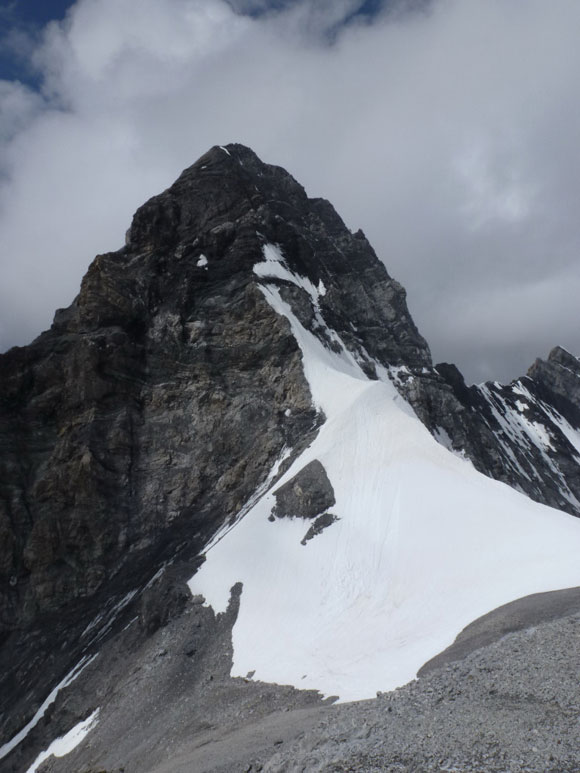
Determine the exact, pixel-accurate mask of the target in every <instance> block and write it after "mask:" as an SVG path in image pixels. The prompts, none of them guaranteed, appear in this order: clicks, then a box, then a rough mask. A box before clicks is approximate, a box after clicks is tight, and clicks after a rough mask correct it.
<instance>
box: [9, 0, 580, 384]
mask: <svg viewBox="0 0 580 773" xmlns="http://www.w3.org/2000/svg"><path fill="white" fill-rule="evenodd" d="M67 6H70V7H69V8H68V11H66V9H67ZM65 11H66V15H65ZM49 12H50V16H51V17H52V18H53V19H54V20H53V21H50V22H47V13H49ZM63 15H64V19H63ZM0 25H2V26H1V27H0V29H2V33H1V36H0V65H3V68H4V80H2V81H0V111H1V118H0V349H2V350H4V349H6V348H8V347H9V346H11V345H14V344H24V343H27V342H28V341H30V340H31V339H32V338H33V337H34V336H35V335H37V334H38V333H39V332H40V331H41V330H42V329H45V328H46V327H48V326H49V325H50V323H51V321H52V315H53V312H54V310H55V309H56V308H57V307H60V306H65V305H68V304H69V303H70V302H71V301H72V299H73V298H74V296H75V295H76V293H77V292H78V288H79V284H80V280H81V277H82V275H83V274H84V272H85V271H86V269H87V267H88V265H89V262H90V261H91V259H92V258H93V257H94V256H95V254H97V253H99V252H105V251H108V250H114V249H117V248H118V247H120V246H121V245H122V244H123V241H124V233H125V231H126V229H127V228H128V226H129V224H130V221H131V216H132V214H133V212H134V211H135V209H136V208H137V207H138V206H139V205H140V204H141V203H142V202H144V201H145V200H146V199H147V198H149V197H150V196H152V195H154V194H156V193H158V192H160V191H161V190H163V189H164V188H166V187H167V186H168V185H170V184H171V183H172V182H173V180H174V179H175V178H176V177H177V175H178V174H179V173H180V172H181V170H182V169H183V168H184V167H186V166H189V165H190V164H191V163H193V162H194V161H195V160H196V158H198V157H199V156H200V155H201V154H202V153H204V152H205V151H206V150H207V149H208V148H209V147H210V146H212V145H214V144H218V143H219V144H223V143H227V142H242V143H244V144H247V145H249V146H251V147H252V148H253V149H254V150H255V151H256V152H257V153H258V155H259V156H260V157H261V158H262V159H263V160H265V161H267V162H271V163H276V164H280V165H281V166H284V167H285V168H286V169H288V170H289V171H290V172H291V173H292V174H293V175H294V176H295V177H296V178H297V179H298V180H299V181H300V182H301V183H302V184H303V185H304V186H305V187H306V190H307V192H308V193H309V195H311V196H324V197H325V198H328V199H330V200H331V201H332V203H333V204H334V205H335V207H336V208H337V210H338V212H339V213H340V214H341V215H342V217H343V219H344V220H345V221H346V223H347V225H348V226H349V227H350V228H351V229H353V230H356V229H358V228H359V227H362V229H363V230H364V231H365V233H366V235H367V236H368V238H369V239H370V241H371V243H372V244H373V246H374V247H375V249H376V251H377V253H378V254H379V256H380V257H381V258H382V259H383V260H384V262H385V264H386V266H387V269H388V270H389V272H390V273H391V275H392V276H394V277H395V278H397V279H398V280H399V281H400V282H401V283H402V284H403V285H404V286H405V287H406V288H407V291H408V302H409V307H410V309H411V313H412V314H413V316H414V318H415V321H416V322H417V324H418V326H419V328H420V330H421V331H422V333H423V334H424V335H425V337H426V338H427V339H428V341H429V343H430V345H431V348H432V351H433V356H434V359H435V361H441V360H446V361H451V362H455V363H457V364H458V365H459V367H460V369H461V370H462V371H463V372H464V373H465V375H466V377H467V379H468V380H470V381H481V380H483V379H499V380H506V379H510V378H513V377H515V376H517V375H520V374H523V373H525V371H526V369H527V367H528V366H529V365H530V364H531V363H532V362H533V360H534V359H535V358H536V357H537V356H543V357H545V356H546V355H547V353H548V351H549V349H550V348H551V347H552V346H554V345H555V344H561V345H563V346H565V347H566V348H568V349H570V350H571V351H572V352H574V353H575V354H580V327H579V325H578V321H579V312H578V309H579V306H580V304H579V298H580V260H579V247H580V217H579V211H580V46H579V45H578V40H579V34H580V2H578V0H550V1H549V2H548V1H547V0H526V1H525V2H521V0H432V2H430V3H429V4H428V5H426V3H425V2H418V0H414V2H413V3H410V2H407V3H405V2H403V0H397V2H394V0H390V2H388V3H387V2H383V3H381V2H380V0H372V1H371V0H366V2H364V3H363V2H362V0H294V1H293V0H286V2H284V1H283V0H278V1H277V2H276V3H272V2H268V0H263V1H262V0H236V2H233V0H232V2H231V3H227V2H225V1H222V0H78V2H76V3H75V4H73V5H70V3H67V2H64V1H63V0H53V1H52V2H42V5H41V0H36V2H35V1H34V0H15V2H13V3H9V4H8V5H5V6H4V7H3V8H2V9H0Z"/></svg>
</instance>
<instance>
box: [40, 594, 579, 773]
mask: <svg viewBox="0 0 580 773" xmlns="http://www.w3.org/2000/svg"><path fill="white" fill-rule="evenodd" d="M188 619H189V616H188V615H187V614H186V615H185V616H183V617H181V618H180V624H179V627H181V628H183V630H186V629H187V628H188V622H187V621H188ZM225 622H226V621H225V620H224V623H225ZM177 631H178V627H175V628H173V630H172V626H171V625H170V626H169V627H168V628H166V629H163V630H162V631H159V632H158V634H159V637H162V638H163V640H164V642H165V645H164V647H166V650H165V654H162V655H160V653H161V652H163V651H164V650H163V649H160V648H159V647H160V642H161V638H159V640H156V637H153V639H152V640H151V648H152V649H151V658H152V661H151V662H152V663H154V662H156V663H159V662H160V661H163V662H164V663H167V664H169V663H170V662H171V659H172V656H173V657H177V648H178V647H181V646H182V644H183V642H181V641H180V639H179V637H178V636H177V635H176V632H177ZM579 631H580V591H579V590H578V589H573V590H569V591H562V592H559V593H548V594H539V595H537V596H531V597H528V598H527V599H523V600H521V601H518V602H515V603H514V604H509V605H506V606H505V607H502V608H500V609H499V610H497V611H496V612H493V613H491V614H490V615H488V616H486V617H484V618H481V619H480V620H479V621H476V623H474V624H473V625H471V626H469V627H468V628H467V629H465V631H464V632H463V634H462V635H461V636H460V637H458V641H457V642H456V644H455V645H453V647H451V648H449V650H447V651H446V652H445V653H443V654H442V655H441V656H439V657H438V658H436V659H435V660H434V661H433V662H432V663H430V664H428V665H427V667H426V668H425V669H424V671H423V675H422V676H421V677H420V678H419V679H417V680H416V681H414V682H412V683H411V684H408V685H406V686H405V687H402V688H400V689H398V690H396V691H394V692H391V693H385V694H379V696H378V697H377V698H376V699H373V700H368V701H361V702H357V703H350V704H334V705H329V704H328V703H321V702H320V701H319V700H318V699H317V697H316V696H315V695H314V694H312V693H301V692H299V691H295V690H292V689H290V688H276V687H275V686H272V685H263V684H260V683H257V682H253V681H252V680H251V679H248V680H239V679H229V678H228V677H227V676H226V675H224V674H223V672H221V667H220V666H219V665H218V663H217V662H216V661H215V660H214V661H213V673H214V678H213V679H210V677H209V676H207V672H206V674H205V676H204V677H203V684H201V685H199V686H198V687H197V688H196V690H195V693H196V696H197V701H198V703H197V708H196V710H195V712H194V713H190V719H189V720H187V721H185V716H186V715H187V714H188V711H187V704H186V703H179V704H176V703H175V702H172V700H171V698H170V697H169V694H170V693H171V692H172V690H174V688H172V687H171V684H170V682H169V683H168V684H166V685H165V687H161V685H163V673H162V672H163V670H164V668H167V666H166V665H163V666H157V665H156V666H155V667H154V672H155V678H154V679H153V680H152V679H151V678H150V677H149V678H147V679H145V680H144V681H142V682H138V681H137V679H136V677H135V676H134V677H132V680H131V683H132V684H133V689H134V690H135V692H133V693H131V694H130V695H127V692H126V689H125V688H124V689H123V691H122V692H123V695H124V696H125V700H121V698H120V699H119V710H120V711H123V712H126V711H129V710H130V706H131V705H136V703H139V702H140V697H139V696H140V694H141V693H142V692H144V691H146V690H148V689H150V688H154V689H153V692H155V690H157V691H159V690H160V689H162V692H158V693H157V695H156V697H155V698H154V699H153V700H154V705H155V709H154V705H153V704H151V705H150V706H149V709H148V717H147V726H146V727H144V728H143V734H142V735H143V741H142V744H141V746H140V748H136V747H135V746H133V747H132V748H131V749H129V748H123V744H122V741H121V740H120V739H118V738H116V737H115V731H114V728H115V722H116V721H117V722H118V719H119V717H118V716H117V719H116V720H115V719H114V718H113V721H109V723H107V722H106V721H104V722H103V724H102V725H101V726H100V728H99V729H98V730H95V731H93V732H94V733H95V735H94V736H93V734H92V733H91V734H90V735H89V737H87V739H86V741H85V742H84V743H83V744H82V745H81V747H79V748H78V750H76V751H75V752H73V753H72V754H71V755H68V756H67V757H63V758H61V759H59V760H56V759H52V760H49V761H47V763H45V767H43V768H41V770H42V771H43V772H44V771H46V772H48V771H53V772H56V771H58V772H59V773H65V772H66V773H113V771H114V773H119V771H124V773H133V771H135V772H136V771H140V772H141V773H146V772H147V773H239V772H242V771H244V772H246V773H248V772H250V773H255V771H263V772H264V773H266V772H267V773H282V772H284V773H298V771H300V772H301V773H302V772H304V773H310V771H325V773H330V772H331V771H332V772H334V773H346V772H347V771H351V772H353V771H357V772H358V771H364V772H365V773H373V772H374V771H392V773H395V772H396V773H419V772H420V771H449V772H451V771H453V772H454V773H472V772H473V773H475V772H476V771H477V772H478V773H483V772H484V771H485V772H488V771H489V773H500V772H501V773H504V772H505V773H508V772H509V773H516V772H517V773H520V771H527V772H530V773H532V772H533V773H547V772H549V773H567V772H569V773H571V772H572V771H575V772H576V771H580V741H579V739H580V688H579V685H578V667H579V664H580V638H579ZM172 650H173V652H172ZM227 654H228V653H227V652H226V651H224V652H223V653H222V656H220V658H219V659H221V660H223V663H224V665H225V663H226V661H227ZM454 658H459V660H454ZM220 673H221V674H222V675H220ZM164 696H165V697H164ZM164 701H167V708H166V706H165V703H164ZM200 706H201V708H200ZM166 711H170V712H172V718H171V722H169V723H168V720H167V713H166ZM194 715H195V717H196V719H195V722H193V721H192V719H193V717H194ZM204 720H205V722H204ZM136 721H143V717H140V716H138V715H136ZM157 726H158V727H157ZM162 727H165V728H174V730H175V733H174V735H173V737H171V738H170V737H168V736H164V735H163V733H162V732H158V731H159V730H160V728H162ZM91 736H92V737H91ZM152 739H156V740H155V742H154V743H153V742H152ZM97 760H99V762H100V764H97ZM93 761H94V764H93ZM103 763H105V764H103Z"/></svg>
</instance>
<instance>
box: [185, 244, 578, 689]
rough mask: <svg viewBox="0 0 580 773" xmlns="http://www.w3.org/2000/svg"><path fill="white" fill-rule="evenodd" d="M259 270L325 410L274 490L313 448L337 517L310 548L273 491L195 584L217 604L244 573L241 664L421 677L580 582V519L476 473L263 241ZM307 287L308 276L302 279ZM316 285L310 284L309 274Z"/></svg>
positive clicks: (345, 684) (310, 684) (265, 675)
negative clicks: (507, 613)
mask: <svg viewBox="0 0 580 773" xmlns="http://www.w3.org/2000/svg"><path fill="white" fill-rule="evenodd" d="M264 254H265V257H266V261H265V263H267V265H264V264H258V267H257V269H258V270H257V271H256V273H257V274H258V276H260V277H261V279H262V281H263V282H264V283H265V284H264V286H263V288H262V289H263V292H264V295H265V297H266V299H267V300H268V302H269V303H270V305H271V306H272V307H273V308H274V309H275V311H276V312H277V313H279V314H283V315H284V316H286V317H287V318H288V320H289V321H290V324H291V326H292V330H293V333H294V335H295V337H296V339H297V341H298V343H299V345H300V347H301V349H302V354H303V360H304V371H305V374H306V378H307V379H308V382H309V384H310V388H311V391H312V396H313V399H314V402H315V404H316V405H317V407H319V408H321V409H322V410H323V411H324V413H325V415H326V417H327V420H326V422H325V424H324V425H323V426H322V428H321V429H320V431H319V433H318V435H317V437H316V439H315V440H314V442H313V443H312V445H311V446H310V447H309V448H308V449H307V450H306V451H305V452H304V453H303V454H302V455H301V456H300V457H299V458H298V459H297V460H296V461H295V462H294V464H293V465H292V467H291V468H290V469H289V470H288V471H287V472H286V473H285V475H284V476H283V477H282V478H281V479H280V481H279V482H278V483H277V484H276V485H274V486H273V487H272V488H277V486H279V485H281V484H282V483H284V482H285V481H287V480H289V479H290V478H292V477H293V476H294V475H295V474H296V473H297V472H298V471H299V470H300V469H302V467H304V465H306V464H307V463H308V462H310V461H311V460H312V459H319V460H320V461H321V462H322V464H323V465H324V467H325V468H326V471H327V473H328V476H329V478H330V480H331V482H332V485H333V487H334V492H335V496H336V504H335V506H334V507H332V508H331V511H332V513H334V514H335V515H337V516H338V518H339V519H340V520H338V521H337V522H335V523H333V524H332V525H331V526H330V527H328V528H327V529H325V530H324V531H323V532H322V533H321V534H320V535H318V536H316V537H314V539H312V540H310V541H308V542H307V543H306V545H301V544H300V541H301V539H302V538H303V537H304V535H305V533H306V531H307V530H308V527H309V525H310V524H309V522H308V521H304V520H301V519H298V518H297V519H292V520H290V519H286V518H283V519H276V520H275V521H274V522H270V521H268V516H269V514H270V511H271V508H272V506H273V504H274V497H273V494H272V489H270V491H268V492H267V493H265V494H264V495H263V496H262V497H261V499H259V501H257V502H256V503H255V504H254V505H253V506H252V507H251V508H250V509H249V510H248V512H247V513H246V515H245V516H244V517H243V518H242V519H241V520H239V522H238V523H237V525H236V526H235V527H234V528H233V529H231V530H230V531H229V532H228V533H227V534H225V535H224V536H223V537H222V539H221V540H220V541H219V542H217V543H216V542H214V543H213V545H212V547H211V549H209V550H208V551H207V561H206V562H205V563H204V564H203V566H202V567H201V569H200V570H199V571H198V572H197V574H196V575H195V576H194V577H193V578H192V579H191V581H190V588H191V591H192V593H194V594H198V593H201V594H203V595H204V596H205V598H206V600H207V603H209V604H211V606H212V607H213V608H214V610H215V611H216V612H222V611H224V610H225V608H226V606H227V603H228V599H229V592H230V588H231V587H232V585H234V583H236V582H238V581H241V582H242V583H243V591H242V596H241V604H240V611H239V616H238V619H237V622H236V624H235V626H234V630H233V645H234V659H233V668H232V676H246V674H247V673H248V672H250V671H255V675H254V678H255V679H260V680H263V681H267V682H277V683H279V684H292V685H294V686H296V687H299V688H315V689H318V690H320V691H321V692H322V693H324V694H326V695H338V696H340V699H341V700H355V699H362V698H368V697H373V696H374V695H375V693H376V692H377V690H390V689H393V688H395V687H397V686H400V685H402V684H405V683H406V682H408V681H409V680H411V679H413V678H414V676H415V675H416V673H417V671H418V669H419V668H420V667H421V666H422V665H423V664H424V663H425V662H426V661H427V660H429V659H430V658H431V657H432V656H434V655H435V654H437V653H438V652H440V651H441V650H442V649H444V648H445V647H446V646H448V645H449V644H450V643H451V642H452V641H453V639H454V638H455V636H456V635H457V633H459V631H460V630H461V629H462V628H464V627H465V626H466V625H467V624H468V623H469V622H471V621H472V620H474V619H475V618H477V617H479V616H480V615H483V614H485V613H486V612H489V611H490V610H492V609H494V608H496V607H498V606H500V605H501V604H505V603H507V602H509V601H512V600H514V599H516V598H519V597H522V596H525V595H528V594H530V593H536V592H540V591H548V590H555V589H558V588H564V587H570V586H575V585H580V562H579V561H578V555H579V554H580V521H578V520H576V519H574V518H573V517H572V516H569V515H566V514H564V513H561V512H559V511H557V510H553V509H551V508H548V507H545V506H543V505H539V504H536V503H534V502H532V501H531V500H529V499H527V498H526V497H525V496H523V495H522V494H520V493H518V492H516V491H515V490H513V489H511V488H509V487H508V486H506V485H504V484H502V483H498V482H496V481H493V480H491V479H489V478H486V477H485V476H483V475H481V474H479V473H478V472H476V471H475V469H474V468H473V466H472V465H471V464H469V463H467V462H465V461H463V460H461V459H459V458H457V457H456V456H455V455H454V454H452V453H450V452H449V451H448V450H447V449H445V448H444V447H443V446H441V445H440V444H439V443H437V441H436V440H435V439H434V438H433V437H431V435H430V434H429V432H428V431H427V430H426V429H425V427H424V426H423V425H422V424H421V422H420V421H419V420H418V419H417V418H416V417H415V415H414V414H413V412H412V411H411V409H410V408H409V406H408V405H407V404H406V403H405V402H404V400H403V399H402V398H401V397H400V396H399V394H398V393H397V391H396V390H395V388H394V386H393V385H392V384H391V382H390V381H389V379H388V375H387V373H386V372H385V371H384V369H383V370H381V369H380V368H379V369H378V370H379V373H380V376H381V379H382V380H380V381H370V380H368V379H367V377H366V376H365V375H364V374H363V372H362V371H361V369H360V368H359V367H358V365H357V364H356V361H355V360H354V358H353V357H352V356H351V355H350V354H349V353H347V352H346V350H344V351H343V352H342V354H336V353H334V352H331V351H329V350H328V349H326V348H325V347H324V346H323V344H322V343H321V342H320V341H319V340H318V339H317V338H316V337H315V336H314V335H312V334H311V333H310V332H308V331H307V330H305V329H304V328H303V327H302V325H301V324H300V323H299V322H298V320H297V319H296V318H295V317H294V316H293V314H292V312H291V309H290V307H289V306H288V305H287V304H286V303H285V302H284V301H283V300H282V299H281V297H280V295H279V293H278V290H277V288H276V286H275V285H274V284H268V278H269V277H270V276H275V277H276V278H277V279H278V280H287V281H292V282H294V283H297V277H296V276H295V275H292V276H291V277H288V276H286V275H285V271H284V270H283V267H282V266H281V265H275V264H277V263H278V260H277V258H278V255H277V254H276V253H275V251H274V250H272V249H269V250H265V253H264ZM305 284H307V281H306V282H305ZM305 289H307V292H308V291H309V290H310V287H308V286H307V287H305Z"/></svg>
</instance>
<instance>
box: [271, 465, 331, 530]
mask: <svg viewBox="0 0 580 773" xmlns="http://www.w3.org/2000/svg"><path fill="white" fill-rule="evenodd" d="M274 496H275V497H276V505H275V506H274V509H273V510H272V515H274V516H276V517H277V518H316V516H317V515H320V513H323V512H324V511H325V510H327V509H328V508H329V507H332V506H333V505H334V504H335V503H336V499H335V497H334V489H333V488H332V484H331V482H330V480H329V479H328V475H327V474H326V470H325V469H324V467H323V466H322V464H321V463H320V462H319V461H318V459H313V460H312V461H311V462H310V463H309V464H307V465H306V467H303V468H302V469H301V470H300V472H298V473H296V475H295V476H294V477H293V478H292V479H291V480H289V481H288V482H287V483H285V484H284V485H283V486H280V488H278V489H276V490H275V491H274Z"/></svg>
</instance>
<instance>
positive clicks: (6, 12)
mask: <svg viewBox="0 0 580 773" xmlns="http://www.w3.org/2000/svg"><path fill="white" fill-rule="evenodd" d="M71 5H72V3H71V2H70V0H2V4H1V5H0V32H1V34H0V38H5V36H6V35H8V34H14V33H15V32H22V33H23V34H26V35H32V36H34V35H35V34H38V32H39V31H40V30H41V29H42V27H43V26H44V25H45V24H47V22H49V21H52V20H53V19H62V18H63V17H64V15H65V13H66V11H67V8H69V7H70V6H71ZM0 78H8V79H13V78H19V79H20V80H24V81H26V82H31V81H32V82H34V78H33V76H32V74H31V72H30V69H29V65H27V62H26V57H25V56H23V57H19V56H17V55H15V52H14V51H12V50H10V47H9V46H7V45H6V43H5V44H4V45H0Z"/></svg>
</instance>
